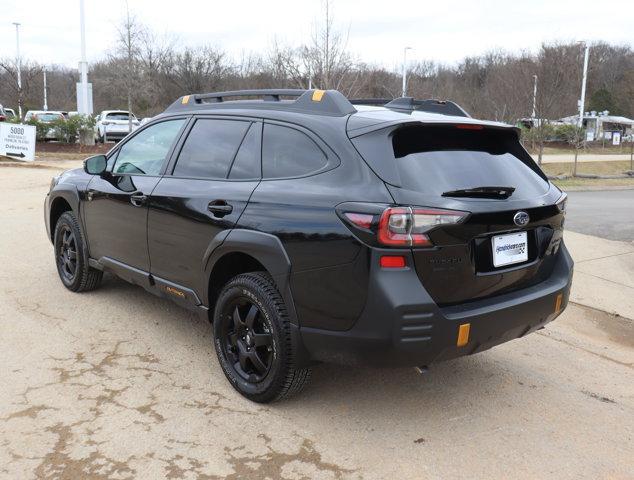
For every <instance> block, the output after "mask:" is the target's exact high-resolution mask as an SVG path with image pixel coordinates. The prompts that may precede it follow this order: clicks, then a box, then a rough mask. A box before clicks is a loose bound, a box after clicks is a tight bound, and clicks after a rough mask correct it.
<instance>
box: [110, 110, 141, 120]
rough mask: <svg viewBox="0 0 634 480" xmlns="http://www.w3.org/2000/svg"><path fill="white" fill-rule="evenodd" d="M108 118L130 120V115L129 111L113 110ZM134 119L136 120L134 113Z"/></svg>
mask: <svg viewBox="0 0 634 480" xmlns="http://www.w3.org/2000/svg"><path fill="white" fill-rule="evenodd" d="M106 118H107V119H108V120H128V119H129V118H130V116H129V115H128V112H112V113H108V114H107V115H106ZM132 120H136V117H135V116H134V115H132Z"/></svg>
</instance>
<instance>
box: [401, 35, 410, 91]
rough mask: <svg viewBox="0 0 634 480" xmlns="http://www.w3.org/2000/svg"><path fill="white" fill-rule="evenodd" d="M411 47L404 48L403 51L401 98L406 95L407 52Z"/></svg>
mask: <svg viewBox="0 0 634 480" xmlns="http://www.w3.org/2000/svg"><path fill="white" fill-rule="evenodd" d="M411 49H412V47H405V48H404V49H403V95H402V96H403V97H404V96H406V95H407V51H408V50H411Z"/></svg>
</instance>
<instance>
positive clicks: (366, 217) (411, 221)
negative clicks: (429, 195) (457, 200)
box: [344, 207, 469, 247]
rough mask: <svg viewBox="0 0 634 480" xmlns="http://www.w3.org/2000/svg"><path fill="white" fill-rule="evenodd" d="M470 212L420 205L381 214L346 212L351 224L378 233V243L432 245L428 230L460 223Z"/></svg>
mask: <svg viewBox="0 0 634 480" xmlns="http://www.w3.org/2000/svg"><path fill="white" fill-rule="evenodd" d="M468 215H469V214H468V212H461V211H457V210H441V209H436V208H417V207H388V208H386V209H385V210H383V212H382V213H380V214H378V215H373V214H369V213H356V212H346V213H344V216H345V218H346V219H347V220H348V221H349V223H351V224H353V225H354V226H355V227H357V228H360V229H362V230H363V231H364V232H367V233H374V234H376V240H377V241H378V243H379V244H381V245H385V246H389V247H431V246H433V243H432V241H431V240H430V238H429V236H428V235H427V234H428V233H429V231H431V230H432V229H434V228H435V227H438V226H439V225H448V224H456V223H460V222H462V221H463V220H464V219H465V218H466V217H467V216H468ZM377 218H378V222H377V220H376V219H377Z"/></svg>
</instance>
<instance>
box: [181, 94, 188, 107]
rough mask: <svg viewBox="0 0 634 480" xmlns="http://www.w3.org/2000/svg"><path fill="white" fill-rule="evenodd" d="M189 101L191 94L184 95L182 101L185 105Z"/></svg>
mask: <svg viewBox="0 0 634 480" xmlns="http://www.w3.org/2000/svg"><path fill="white" fill-rule="evenodd" d="M188 102H189V95H185V96H184V97H183V99H182V100H181V103H182V104H183V105H185V104H186V103H188Z"/></svg>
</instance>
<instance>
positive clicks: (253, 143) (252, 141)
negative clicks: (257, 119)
mask: <svg viewBox="0 0 634 480" xmlns="http://www.w3.org/2000/svg"><path fill="white" fill-rule="evenodd" d="M261 133H262V124H261V123H252V124H251V128H249V131H248V132H247V134H246V136H245V137H244V139H243V140H242V144H241V145H240V150H238V154H237V155H236V158H235V159H234V160H233V165H232V166H231V172H229V178H231V179H234V180H252V179H259V178H260V176H261V175H262V165H261V155H260V146H261V144H262V137H261Z"/></svg>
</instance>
